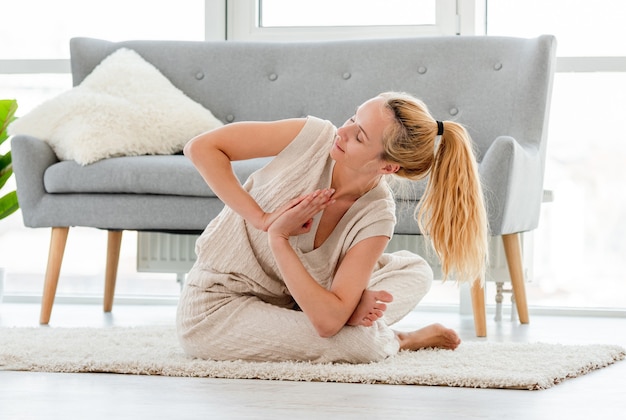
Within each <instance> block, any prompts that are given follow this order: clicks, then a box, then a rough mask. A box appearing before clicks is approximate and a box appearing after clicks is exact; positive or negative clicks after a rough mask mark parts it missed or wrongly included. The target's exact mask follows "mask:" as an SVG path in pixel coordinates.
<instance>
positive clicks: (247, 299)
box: [177, 251, 433, 363]
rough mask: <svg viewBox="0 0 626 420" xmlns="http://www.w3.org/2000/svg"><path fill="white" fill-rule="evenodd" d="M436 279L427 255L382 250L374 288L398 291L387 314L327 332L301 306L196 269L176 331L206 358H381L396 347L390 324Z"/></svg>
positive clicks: (321, 360)
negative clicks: (273, 300) (241, 289)
mask: <svg viewBox="0 0 626 420" xmlns="http://www.w3.org/2000/svg"><path fill="white" fill-rule="evenodd" d="M208 277H211V279H210V281H208V282H207V281H206V280H207V279H208ZM432 278H433V274H432V270H431V269H430V267H429V266H428V264H427V263H426V262H425V261H424V260H423V259H422V258H421V257H419V256H417V255H415V254H412V253H409V252H407V251H400V252H398V253H394V254H384V255H383V256H382V257H381V260H380V261H379V263H378V265H377V267H376V268H375V270H374V273H373V276H372V280H371V282H370V285H369V288H370V289H373V290H386V291H388V292H390V293H391V294H392V295H393V296H394V300H393V302H392V303H390V304H388V307H387V311H386V312H385V317H384V318H382V319H380V320H378V321H377V322H376V323H375V324H374V325H373V326H371V327H351V326H346V327H344V328H342V329H341V331H339V333H337V334H336V335H335V336H333V337H330V338H322V337H320V336H319V335H318V334H317V332H316V331H315V329H314V328H313V326H312V325H311V323H310V321H309V320H308V318H307V317H306V315H305V314H304V313H303V312H300V311H297V310H292V309H288V308H285V307H281V306H277V305H274V304H270V303H267V302H265V301H263V300H261V299H260V298H259V297H256V296H253V295H244V294H240V293H233V292H232V291H231V290H230V289H229V288H228V282H229V276H228V275H226V274H215V273H209V272H206V271H202V270H192V271H191V272H190V273H189V276H188V279H187V284H186V286H185V287H184V289H183V292H182V294H181V298H180V303H179V307H178V313H177V328H178V336H179V340H180V343H181V345H182V347H183V349H184V350H185V352H186V353H187V354H189V355H191V356H194V357H198V358H202V359H213V360H235V359H242V360H254V361H285V360H303V361H311V362H316V363H326V362H348V363H367V362H371V361H378V360H382V359H384V358H386V357H388V356H390V355H393V354H396V353H397V352H398V349H399V343H398V340H397V339H396V337H395V333H394V332H393V331H392V330H391V328H390V325H392V324H394V323H395V322H397V321H398V320H400V319H402V318H403V317H404V316H405V315H406V314H407V313H409V312H410V311H411V310H413V308H415V306H416V305H417V303H418V302H419V301H420V300H421V299H422V298H423V297H424V295H425V294H426V292H428V290H429V289H430V285H431V282H432ZM203 283H204V284H211V286H210V287H204V286H203Z"/></svg>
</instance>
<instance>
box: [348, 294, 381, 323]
mask: <svg viewBox="0 0 626 420" xmlns="http://www.w3.org/2000/svg"><path fill="white" fill-rule="evenodd" d="M392 300H393V296H392V295H391V293H389V292H385V291H384V290H368V289H365V290H364V291H363V294H362V295H361V300H360V301H359V304H358V305H357V307H356V309H355V310H354V312H353V313H352V316H350V319H349V320H348V322H347V323H346V325H352V326H356V325H362V326H364V327H371V326H372V325H373V324H374V322H376V320H378V319H379V318H382V316H383V315H384V312H385V310H386V309H387V305H386V304H385V302H386V303H389V302H391V301H392Z"/></svg>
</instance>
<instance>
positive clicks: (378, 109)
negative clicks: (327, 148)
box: [330, 97, 393, 172]
mask: <svg viewBox="0 0 626 420" xmlns="http://www.w3.org/2000/svg"><path fill="white" fill-rule="evenodd" d="M384 103H385V99H384V98H381V97H375V98H372V99H370V100H368V101H367V102H365V103H364V104H362V105H361V106H359V107H358V108H357V110H356V112H355V114H354V116H353V117H352V118H350V119H349V120H348V121H346V122H345V123H344V125H342V126H341V127H340V128H338V129H337V136H336V137H335V141H334V143H333V147H332V149H331V152H330V156H331V158H333V159H334V160H335V161H336V162H337V163H338V164H342V165H346V166H347V167H349V168H352V169H355V170H358V171H360V172H362V171H372V170H376V171H377V170H378V167H379V166H381V165H383V164H384V161H383V160H382V159H381V156H382V153H383V133H384V131H385V129H386V128H387V127H388V126H389V125H390V124H392V123H393V115H392V112H391V111H390V110H389V109H388V108H386V107H385V105H384Z"/></svg>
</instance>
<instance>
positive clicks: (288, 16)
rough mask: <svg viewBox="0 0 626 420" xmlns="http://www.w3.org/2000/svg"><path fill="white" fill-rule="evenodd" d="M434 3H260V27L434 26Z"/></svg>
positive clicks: (264, 0) (403, 0)
mask: <svg viewBox="0 0 626 420" xmlns="http://www.w3.org/2000/svg"><path fill="white" fill-rule="evenodd" d="M436 23H437V19H436V7H435V0H388V1H384V2H383V1H377V0H344V1H336V0H316V1H309V0H306V1H302V0H295V1H294V0H261V1H260V4H259V26H260V27H263V28H271V27H296V26H397V25H435V24H436Z"/></svg>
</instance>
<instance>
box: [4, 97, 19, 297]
mask: <svg viewBox="0 0 626 420" xmlns="http://www.w3.org/2000/svg"><path fill="white" fill-rule="evenodd" d="M16 110H17V101H16V100H15V99H2V100H0V146H2V143H4V141H5V140H7V139H8V138H9V135H8V134H7V127H8V126H9V124H10V123H11V122H12V121H13V120H14V119H15V111H16ZM12 174H13V164H12V163H11V151H10V150H9V151H8V152H6V153H5V154H2V153H0V192H1V191H2V188H3V187H4V185H5V184H6V182H7V181H8V180H9V178H10V177H11V175H12ZM18 208H19V204H18V202H17V193H16V192H15V191H10V192H8V193H6V194H4V195H2V196H1V197H0V219H4V218H5V217H7V216H9V215H11V214H12V213H14V212H15V211H16V210H17V209H18ZM3 289H4V268H2V267H0V302H2V295H3Z"/></svg>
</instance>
